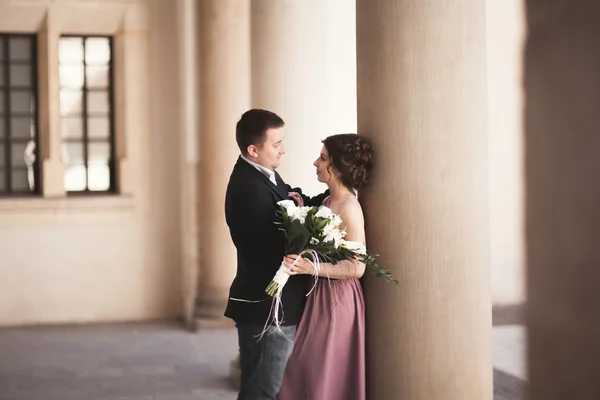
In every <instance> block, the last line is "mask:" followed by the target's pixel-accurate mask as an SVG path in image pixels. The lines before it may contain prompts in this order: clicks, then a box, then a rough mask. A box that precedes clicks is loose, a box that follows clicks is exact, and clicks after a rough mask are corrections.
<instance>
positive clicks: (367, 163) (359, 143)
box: [323, 133, 373, 190]
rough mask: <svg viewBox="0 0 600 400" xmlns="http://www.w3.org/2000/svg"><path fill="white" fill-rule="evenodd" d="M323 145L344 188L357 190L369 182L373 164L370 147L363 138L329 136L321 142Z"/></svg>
mask: <svg viewBox="0 0 600 400" xmlns="http://www.w3.org/2000/svg"><path fill="white" fill-rule="evenodd" d="M323 145H324V146H325V148H326V149H327V152H328V153H329V159H330V160H331V165H332V166H333V168H335V170H336V171H337V172H339V174H340V176H339V178H340V181H341V183H342V184H343V185H344V186H346V187H347V188H348V189H350V190H353V189H359V188H361V187H362V186H364V185H365V184H366V183H367V182H368V181H369V174H370V172H371V168H372V167H373V162H372V161H371V146H370V145H369V143H368V142H367V141H366V140H365V138H363V137H361V136H358V135H356V134H353V133H343V134H339V135H333V136H329V137H328V138H327V139H325V140H323Z"/></svg>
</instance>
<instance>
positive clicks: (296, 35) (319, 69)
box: [252, 0, 356, 194]
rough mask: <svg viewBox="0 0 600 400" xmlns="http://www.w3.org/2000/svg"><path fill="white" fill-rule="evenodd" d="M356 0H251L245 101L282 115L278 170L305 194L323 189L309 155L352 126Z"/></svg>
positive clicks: (354, 109) (354, 91)
mask: <svg viewBox="0 0 600 400" xmlns="http://www.w3.org/2000/svg"><path fill="white" fill-rule="evenodd" d="M355 15H356V10H355V3H354V1H348V0H327V1H322V0H302V1H298V0H260V1H253V2H252V106H253V107H255V108H266V109H268V110H271V111H274V112H276V113H277V114H278V115H280V116H281V117H282V118H283V119H284V121H285V122H286V128H285V132H286V138H285V142H284V143H285V146H286V149H287V154H286V155H285V156H284V157H283V158H282V163H281V166H280V167H279V169H278V171H279V172H280V173H281V175H282V176H283V179H284V180H285V181H286V182H288V183H289V184H290V185H293V186H301V187H302V188H303V189H304V190H305V191H307V192H308V193H311V194H317V193H320V192H321V191H323V190H325V189H326V188H325V186H324V185H323V184H320V183H318V181H317V179H316V177H315V174H314V167H313V166H312V163H313V161H314V160H315V159H316V158H317V157H318V156H319V153H320V150H321V146H322V144H321V140H323V139H324V138H325V137H327V136H329V135H332V134H336V133H349V132H356V42H355V39H354V38H355V36H356V24H355V20H356V19H355Z"/></svg>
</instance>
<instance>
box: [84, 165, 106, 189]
mask: <svg viewBox="0 0 600 400" xmlns="http://www.w3.org/2000/svg"><path fill="white" fill-rule="evenodd" d="M88 188H89V189H90V190H102V191H104V190H108V189H109V188H110V168H108V165H107V164H90V166H89V167H88Z"/></svg>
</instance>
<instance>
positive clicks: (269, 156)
mask: <svg viewBox="0 0 600 400" xmlns="http://www.w3.org/2000/svg"><path fill="white" fill-rule="evenodd" d="M283 137H284V133H283V127H280V128H271V129H267V132H266V133H265V141H264V142H263V144H262V145H259V146H254V145H250V146H248V154H249V155H250V158H251V159H252V161H254V162H255V163H257V164H259V165H262V166H263V167H265V168H269V169H272V170H275V169H276V168H277V167H279V162H280V160H281V156H282V155H284V154H285V147H284V146H283Z"/></svg>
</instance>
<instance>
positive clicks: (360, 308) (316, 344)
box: [277, 134, 372, 400]
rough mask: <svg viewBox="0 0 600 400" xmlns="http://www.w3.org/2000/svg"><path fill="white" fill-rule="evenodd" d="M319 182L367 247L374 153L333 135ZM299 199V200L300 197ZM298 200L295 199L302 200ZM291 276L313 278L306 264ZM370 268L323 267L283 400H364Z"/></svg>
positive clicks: (349, 233) (351, 137)
mask: <svg viewBox="0 0 600 400" xmlns="http://www.w3.org/2000/svg"><path fill="white" fill-rule="evenodd" d="M314 165H315V167H316V168H317V179H318V180H319V181H320V182H323V183H326V184H327V185H328V186H329V190H330V193H331V195H330V196H329V197H328V198H326V199H325V200H324V201H323V204H324V205H326V206H328V207H329V208H331V210H332V211H333V212H334V213H335V214H338V215H339V216H340V217H341V218H342V225H341V228H345V229H346V238H345V239H346V240H350V241H357V242H362V243H365V229H364V218H363V213H362V208H361V206H360V203H359V202H358V199H357V198H356V189H358V188H360V187H361V186H362V185H364V184H365V183H366V182H367V180H368V177H369V171H370V170H371V166H372V162H371V149H370V147H369V144H368V143H367V142H366V141H365V139H364V138H362V137H360V136H358V135H355V134H341V135H334V136H330V137H328V138H327V139H325V140H324V141H323V148H322V150H321V154H320V156H319V158H318V159H317V160H316V161H315V162H314ZM298 197H299V196H298ZM298 197H296V196H294V198H295V199H296V201H298ZM296 258H297V256H296V255H289V256H288V257H286V261H285V263H286V265H287V266H288V267H290V270H289V274H290V275H296V274H313V273H314V268H313V266H312V265H311V264H310V263H309V262H308V261H307V260H304V259H300V260H298V262H296V264H295V265H293V266H292V263H293V262H294V260H295V259H296ZM364 272H365V265H364V264H363V263H361V262H359V261H358V260H352V261H342V262H340V263H338V264H335V265H332V264H329V263H321V264H320V271H319V278H318V281H317V284H316V287H315V289H314V291H313V292H312V293H311V294H310V295H309V297H308V299H307V302H306V307H305V309H304V314H303V316H302V321H301V322H300V325H299V326H298V331H297V333H296V340H295V344H294V350H293V352H292V355H291V357H290V358H289V361H288V364H287V367H286V369H285V374H284V378H283V383H282V386H281V390H280V391H279V395H278V396H277V399H278V400H364V399H365V397H366V394H365V317H364V297H363V292H362V288H361V285H360V282H359V278H360V277H361V276H362V275H363V274H364Z"/></svg>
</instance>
